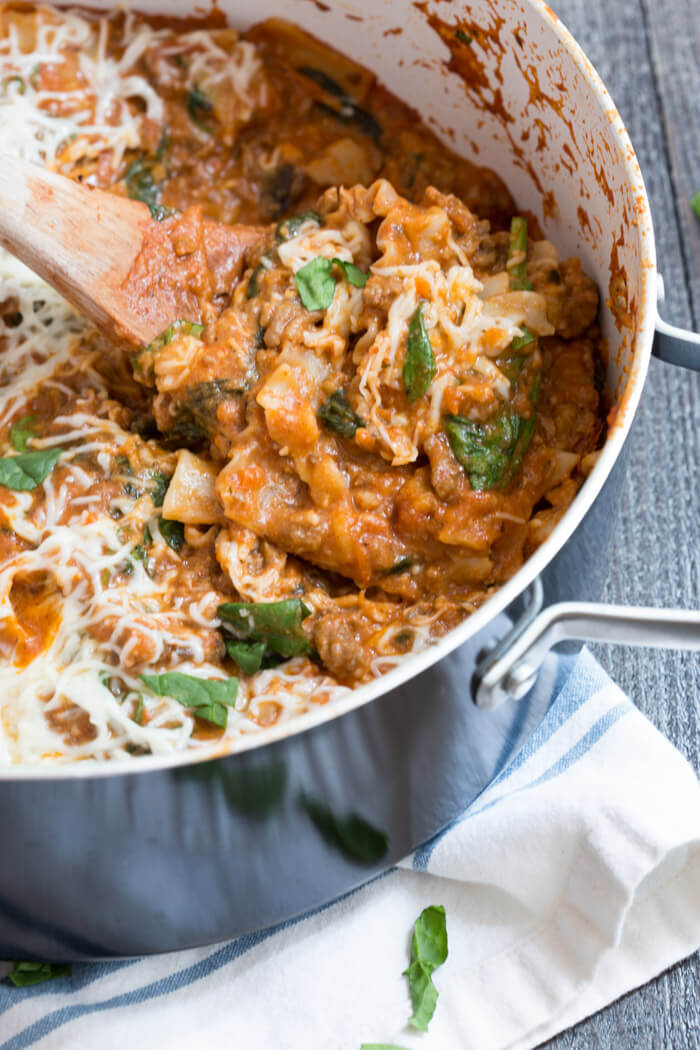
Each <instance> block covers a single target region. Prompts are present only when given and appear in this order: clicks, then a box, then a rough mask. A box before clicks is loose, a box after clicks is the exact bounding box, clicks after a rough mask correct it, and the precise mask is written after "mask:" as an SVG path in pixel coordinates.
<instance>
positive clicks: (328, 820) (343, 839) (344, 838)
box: [299, 792, 389, 864]
mask: <svg viewBox="0 0 700 1050" xmlns="http://www.w3.org/2000/svg"><path fill="white" fill-rule="evenodd" d="M299 805H300V806H301V808H302V809H303V810H304V812H305V813H306V814H307V815H308V816H309V817H310V818H311V820H312V821H313V823H314V824H315V825H316V827H317V828H318V830H319V831H320V832H321V834H322V835H323V837H324V839H325V840H326V842H328V843H330V845H332V846H335V847H337V849H339V850H340V851H341V853H344V854H345V855H346V856H347V857H350V859H351V860H356V861H358V862H359V863H360V864H377V863H378V862H379V861H380V860H381V859H382V857H383V856H384V855H385V853H386V851H387V850H388V848H389V836H388V835H387V833H386V832H385V831H381V830H380V829H379V828H375V827H374V826H373V825H372V824H370V823H369V822H368V821H366V820H365V819H364V818H363V817H361V816H359V815H358V814H357V813H350V814H348V816H347V817H336V816H335V814H334V813H333V812H332V811H331V810H330V809H329V808H328V806H326V805H325V804H324V803H323V802H319V801H318V800H317V799H314V798H311V797H310V796H309V795H306V794H305V793H304V792H302V793H301V795H300V796H299Z"/></svg>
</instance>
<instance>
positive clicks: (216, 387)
mask: <svg viewBox="0 0 700 1050" xmlns="http://www.w3.org/2000/svg"><path fill="white" fill-rule="evenodd" d="M240 394H241V391H240V390H239V389H237V388H235V387H232V386H229V383H228V381H227V380H225V379H208V380H205V381H204V382H202V383H195V385H194V386H191V387H188V388H187V390H185V391H184V394H183V395H182V397H181V400H180V401H178V402H177V405H176V407H175V416H174V419H173V422H172V424H171V425H170V426H169V428H168V431H167V438H168V442H169V443H170V444H173V443H174V444H175V445H176V446H177V447H180V446H181V445H186V446H188V447H190V448H193V447H194V448H196V447H198V446H201V445H203V444H206V442H207V441H208V440H209V436H210V434H211V433H212V432H213V430H215V428H216V413H217V409H218V408H219V405H220V404H221V403H222V402H223V401H228V400H230V399H231V398H234V397H238V396H239V395H240Z"/></svg>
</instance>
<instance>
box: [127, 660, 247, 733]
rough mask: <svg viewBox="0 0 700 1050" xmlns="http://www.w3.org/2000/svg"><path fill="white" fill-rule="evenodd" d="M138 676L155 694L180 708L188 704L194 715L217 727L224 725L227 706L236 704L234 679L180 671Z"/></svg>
mask: <svg viewBox="0 0 700 1050" xmlns="http://www.w3.org/2000/svg"><path fill="white" fill-rule="evenodd" d="M140 678H141V681H142V682H145V684H146V685H147V686H148V688H149V689H151V690H152V691H153V692H154V693H156V694H157V695H158V696H169V697H170V698H171V699H173V700H177V702H178V703H179V704H182V706H183V707H191V708H192V709H193V711H194V713H195V714H196V716H197V718H203V719H204V720H205V721H206V722H212V723H213V724H214V725H215V726H218V727H219V728H220V729H225V728H226V720H227V716H228V712H227V710H226V708H227V707H235V706H236V694H237V692H238V679H237V678H195V677H194V676H193V675H189V674H183V673H182V672H181V671H166V672H165V673H164V674H142V675H140Z"/></svg>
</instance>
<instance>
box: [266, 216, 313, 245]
mask: <svg viewBox="0 0 700 1050" xmlns="http://www.w3.org/2000/svg"><path fill="white" fill-rule="evenodd" d="M305 222H314V223H316V225H317V226H322V225H323V219H322V218H321V216H320V215H319V214H318V212H317V211H311V210H309V211H303V212H302V213H301V215H294V216H293V218H291V219H282V220H281V221H280V222H278V223H277V227H276V229H275V238H276V240H277V243H278V244H282V243H284V241H290V240H291V239H292V237H296V235H297V233H298V232H299V230H300V229H301V227H302V226H303V225H304V223H305Z"/></svg>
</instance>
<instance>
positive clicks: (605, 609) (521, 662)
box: [472, 587, 700, 710]
mask: <svg viewBox="0 0 700 1050" xmlns="http://www.w3.org/2000/svg"><path fill="white" fill-rule="evenodd" d="M539 593H540V594H541V592H539ZM537 599H538V590H537V587H535V594H534V602H535V607H537V604H538V600H537ZM528 618H529V622H527V621H528ZM573 640H576V641H586V642H612V643H616V644H621V645H641V646H650V647H656V648H660V649H694V650H700V612H696V611H690V610H686V609H653V608H648V607H646V606H634V605H601V604H598V603H596V602H559V603H557V604H555V605H550V606H549V607H548V608H546V609H544V610H543V611H542V612H540V613H539V614H538V615H536V616H535V617H534V618H533V617H532V614H531V613H530V614H529V617H528V614H527V613H526V614H525V623H524V622H523V618H521V619H520V620H519V621H518V622H517V623H516V624H515V625H514V626H513V628H512V629H511V630H510V631H509V632H508V634H507V635H506V636H505V637H504V638H502V639H501V641H500V642H499V643H498V645H497V646H496V647H495V648H494V649H493V650H491V652H489V653H487V654H485V655H484V656H483V657H482V659H481V660H480V661H479V663H478V664H477V668H476V671H475V674H474V678H473V680H472V693H473V696H474V699H475V701H476V703H477V705H478V706H479V707H482V708H485V709H487V710H493V709H494V708H496V707H500V705H501V704H502V703H504V702H505V701H506V700H520V699H522V697H523V696H525V694H526V693H527V692H528V690H529V689H530V688H531V687H532V685H533V684H534V681H535V678H536V677H537V673H538V671H539V669H540V666H541V664H542V661H543V660H544V658H545V656H546V655H547V653H548V652H549V650H550V649H551V648H552V646H554V645H557V644H558V643H559V642H565V641H573Z"/></svg>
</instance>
